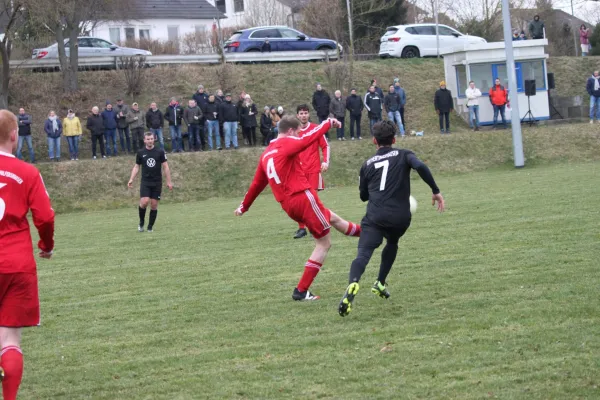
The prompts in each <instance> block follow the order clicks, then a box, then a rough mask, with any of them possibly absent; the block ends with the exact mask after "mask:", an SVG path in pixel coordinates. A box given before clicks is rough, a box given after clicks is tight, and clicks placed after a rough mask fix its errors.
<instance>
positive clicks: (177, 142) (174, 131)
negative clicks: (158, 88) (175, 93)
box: [165, 97, 183, 153]
mask: <svg viewBox="0 0 600 400" xmlns="http://www.w3.org/2000/svg"><path fill="white" fill-rule="evenodd" d="M165 119H166V120H167V121H169V132H170V133H171V146H172V149H171V150H172V152H173V153H181V152H182V151H183V137H182V136H181V121H182V120H183V107H181V106H180V105H179V102H178V101H177V99H176V98H175V97H172V98H171V102H170V103H169V106H168V107H167V109H166V111H165Z"/></svg>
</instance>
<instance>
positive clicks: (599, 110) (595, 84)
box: [585, 71, 600, 124]
mask: <svg viewBox="0 0 600 400" xmlns="http://www.w3.org/2000/svg"><path fill="white" fill-rule="evenodd" d="M585 88H586V90H587V92H588V94H589V95H590V124H593V123H594V115H595V116H596V121H598V122H599V123H600V74H599V73H598V71H594V75H592V76H590V77H589V78H588V80H587V84H586V85H585Z"/></svg>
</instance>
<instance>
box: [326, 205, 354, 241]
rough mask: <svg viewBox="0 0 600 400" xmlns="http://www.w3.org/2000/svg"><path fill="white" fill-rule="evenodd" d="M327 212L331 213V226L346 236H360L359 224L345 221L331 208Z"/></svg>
mask: <svg viewBox="0 0 600 400" xmlns="http://www.w3.org/2000/svg"><path fill="white" fill-rule="evenodd" d="M329 212H330V213H331V218H330V223H331V226H333V227H334V228H335V229H336V230H337V231H338V232H341V233H343V234H344V235H346V236H356V237H359V236H360V233H361V228H360V225H359V224H355V223H354V222H350V221H346V220H345V219H343V218H341V217H340V216H339V215H337V214H336V213H334V212H333V211H331V210H329Z"/></svg>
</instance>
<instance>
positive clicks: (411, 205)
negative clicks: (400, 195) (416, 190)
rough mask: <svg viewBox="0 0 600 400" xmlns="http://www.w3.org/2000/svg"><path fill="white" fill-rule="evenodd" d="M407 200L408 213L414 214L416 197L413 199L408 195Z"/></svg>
mask: <svg viewBox="0 0 600 400" xmlns="http://www.w3.org/2000/svg"><path fill="white" fill-rule="evenodd" d="M408 201H409V202H410V213H411V214H414V213H415V211H417V199H415V198H414V197H412V196H410V197H409V198H408Z"/></svg>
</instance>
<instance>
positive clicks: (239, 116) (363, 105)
mask: <svg viewBox="0 0 600 400" xmlns="http://www.w3.org/2000/svg"><path fill="white" fill-rule="evenodd" d="M186 102H187V104H184V103H183V102H181V103H180V101H179V99H178V98H176V97H172V98H171V99H170V101H169V104H168V106H167V107H166V108H165V109H164V111H163V110H161V109H160V108H159V107H158V105H157V103H156V102H152V103H150V105H149V108H148V110H147V111H145V112H144V110H142V109H140V105H139V104H138V103H137V102H134V103H132V104H131V105H127V104H125V103H124V101H123V99H122V98H118V99H117V101H116V102H115V103H114V104H113V102H112V101H110V100H107V101H106V102H105V104H104V108H103V109H102V110H101V109H100V107H98V106H93V107H92V108H91V110H90V112H89V114H88V115H87V116H86V117H85V121H84V122H82V120H80V118H79V117H78V116H77V115H76V112H74V110H72V109H69V110H68V111H67V115H66V116H65V117H64V118H63V119H61V118H59V116H58V115H57V113H56V112H55V111H54V110H51V111H50V112H49V113H48V118H47V119H46V120H45V121H44V123H43V127H44V133H45V134H46V137H47V144H48V158H49V159H50V161H60V159H61V141H62V137H63V136H64V137H65V138H66V141H67V145H68V147H69V158H70V160H74V161H75V160H79V157H80V151H79V147H80V146H79V145H80V139H81V137H82V136H83V135H84V134H89V139H90V142H91V156H92V158H93V159H97V158H99V157H101V158H107V157H115V156H117V155H119V154H135V153H136V152H137V151H138V150H139V149H141V148H142V147H143V145H144V144H143V140H144V132H147V131H150V132H152V133H154V136H155V140H156V141H157V145H159V146H160V148H161V149H163V150H168V151H170V152H172V153H181V152H183V151H210V150H222V149H223V148H225V149H238V148H239V144H238V130H239V131H240V133H241V137H242V140H243V144H244V145H245V146H257V145H262V146H266V145H267V144H268V143H269V142H270V141H271V140H272V139H273V138H275V137H276V136H277V134H278V132H277V127H278V125H279V121H280V119H281V117H282V116H283V115H284V113H285V111H284V109H283V107H282V106H274V105H267V106H264V107H263V108H262V109H260V108H259V107H258V106H257V105H256V104H255V103H254V101H253V100H252V97H251V96H250V94H248V93H246V92H244V91H242V92H241V93H240V94H239V95H237V96H236V99H235V101H234V99H233V96H232V94H231V93H225V94H224V93H223V91H222V90H216V91H215V92H214V93H208V92H206V91H205V88H204V86H203V85H199V86H198V89H197V91H196V92H195V93H194V94H193V95H192V96H191V97H190V99H188V100H187V101H186ZM405 104H406V93H405V92H404V89H403V88H402V87H401V86H400V81H399V79H398V78H395V79H394V82H393V83H392V84H391V85H390V86H389V90H388V93H387V94H385V95H384V94H383V91H382V89H381V88H379V87H378V86H377V81H376V80H372V81H371V84H370V86H369V89H368V91H367V92H366V94H364V96H359V95H358V94H357V90H356V89H354V88H353V89H352V90H351V91H350V94H349V95H348V96H347V97H343V96H342V92H341V91H340V90H336V91H335V92H334V96H333V98H332V97H331V96H330V95H329V93H328V92H327V91H326V90H325V89H323V86H322V85H321V84H319V83H317V84H316V90H315V92H314V93H313V97H312V106H313V108H314V111H315V114H316V117H317V119H318V121H319V122H322V121H323V120H325V119H327V118H328V117H329V116H333V117H335V118H337V119H338V120H340V121H342V127H341V128H337V130H336V138H337V140H340V141H343V140H346V132H347V131H349V134H350V136H349V137H350V139H351V140H355V139H358V140H360V139H362V136H361V119H362V115H363V113H364V110H365V109H366V112H367V116H368V118H369V126H370V127H371V128H372V126H373V125H374V124H375V123H377V122H378V121H381V120H382V119H383V115H387V117H388V119H390V120H391V121H393V122H394V123H395V124H396V125H397V126H398V132H399V133H400V135H402V136H404V134H405V128H404V105H405ZM347 114H348V115H349V125H350V128H349V130H347V129H346V123H345V122H346V121H347V120H346V115H347ZM18 120H19V143H18V148H17V157H19V158H20V159H23V154H22V151H23V148H24V145H27V147H28V150H29V158H30V161H31V162H32V163H33V162H35V152H34V148H33V140H32V127H33V120H32V117H31V115H30V114H28V113H27V112H26V110H25V109H24V108H20V109H19V114H18ZM165 125H166V126H168V135H169V136H168V137H167V136H166V133H167V131H166V130H165ZM257 128H258V131H259V133H260V135H261V136H262V137H261V138H258V137H257V132H256V131H257ZM327 138H328V139H329V135H327ZM165 139H170V143H167V140H165ZM169 145H170V146H169ZM168 147H170V148H168Z"/></svg>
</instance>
